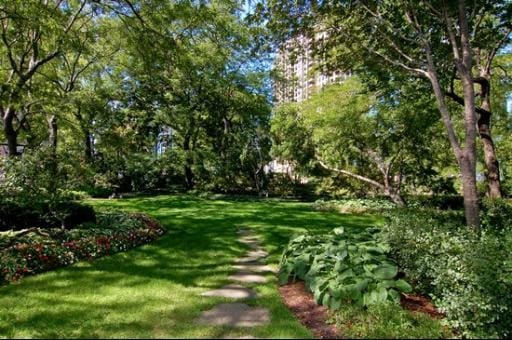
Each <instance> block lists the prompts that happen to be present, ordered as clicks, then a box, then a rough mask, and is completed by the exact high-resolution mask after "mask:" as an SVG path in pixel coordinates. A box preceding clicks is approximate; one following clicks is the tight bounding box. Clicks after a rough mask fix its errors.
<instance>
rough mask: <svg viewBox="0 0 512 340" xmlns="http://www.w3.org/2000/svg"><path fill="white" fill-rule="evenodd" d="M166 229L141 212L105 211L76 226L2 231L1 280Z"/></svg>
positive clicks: (119, 247) (122, 246) (123, 246)
mask: <svg viewBox="0 0 512 340" xmlns="http://www.w3.org/2000/svg"><path fill="white" fill-rule="evenodd" d="M164 232H165V230H164V229H163V228H162V227H160V225H159V224H158V222H156V221H155V220H153V219H150V218H149V217H146V216H144V215H142V214H133V215H126V214H122V213H104V214H100V215H99V216H98V221H97V223H88V224H84V225H82V226H78V227H77V228H76V229H71V230H61V229H47V230H45V232H40V231H39V232H37V233H36V232H31V233H28V234H26V233H24V234H22V236H17V235H16V234H14V235H12V236H9V235H0V245H2V247H1V248H2V250H0V284H5V283H8V282H11V281H16V280H18V279H20V278H21V277H23V276H26V275H30V274H36V273H40V272H43V271H47V270H50V269H53V268H57V267H62V266H67V265H70V264H73V263H75V262H77V261H79V260H82V259H86V260H92V259H94V258H98V257H102V256H105V255H110V254H114V253H117V252H120V251H125V250H128V249H130V248H133V247H136V246H138V245H141V244H145V243H148V242H151V241H152V240H154V239H156V238H158V237H159V236H161V235H162V234H163V233H164Z"/></svg>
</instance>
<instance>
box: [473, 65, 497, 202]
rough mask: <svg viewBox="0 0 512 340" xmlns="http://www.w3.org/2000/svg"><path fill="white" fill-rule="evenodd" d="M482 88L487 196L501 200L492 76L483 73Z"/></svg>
mask: <svg viewBox="0 0 512 340" xmlns="http://www.w3.org/2000/svg"><path fill="white" fill-rule="evenodd" d="M479 83H480V87H481V94H480V97H481V99H482V109H483V110H480V117H479V119H478V133H479V135H480V138H481V140H482V144H483V151H484V163H485V167H486V170H487V173H486V178H487V196H489V197H491V198H501V182H500V166H499V162H498V158H497V157H496V149H495V147H494V142H493V140H492V136H491V112H492V111H491V97H490V93H491V82H490V74H488V73H484V74H482V73H481V79H480V81H479Z"/></svg>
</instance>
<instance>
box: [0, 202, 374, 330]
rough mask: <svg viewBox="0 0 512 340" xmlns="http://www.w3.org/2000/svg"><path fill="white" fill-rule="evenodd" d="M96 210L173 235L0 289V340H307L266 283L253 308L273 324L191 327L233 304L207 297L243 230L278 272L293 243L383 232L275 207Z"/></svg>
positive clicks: (298, 207)
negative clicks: (133, 215) (138, 219)
mask: <svg viewBox="0 0 512 340" xmlns="http://www.w3.org/2000/svg"><path fill="white" fill-rule="evenodd" d="M89 203H92V204H93V205H95V207H97V208H99V209H108V208H116V209H119V208H121V209H125V210H128V211H143V212H146V213H148V214H149V215H151V216H153V217H155V218H157V219H159V220H160V221H161V222H162V224H163V225H164V226H165V227H166V228H167V229H168V231H169V232H168V233H167V234H166V235H164V236H163V237H162V238H161V239H159V240H157V241H156V242H153V243H152V244H149V245H146V246H143V247H140V248H137V249H134V250H131V251H128V252H126V253H120V254H117V255H114V256H111V257H106V258H102V259H99V260H96V261H93V262H82V263H78V264H76V265H73V266H71V267H68V268H62V269H59V270H56V271H53V272H49V273H45V274H41V275H37V276H34V277H28V278H25V279H23V280H22V281H21V282H20V283H16V284H12V285H9V286H5V287H1V288H0V337H9V338H10V337H15V338H25V337H37V338H55V337H59V338H67V337H87V338H159V337H164V338H169V337H172V338H198V337H210V338H211V337H213V338H223V337H236V336H243V335H248V334H250V335H253V336H255V337H262V338H310V337H311V333H310V332H309V331H308V330H307V329H306V328H304V327H303V326H301V325H300V323H298V322H297V321H296V320H295V318H294V317H293V315H292V314H291V313H290V312H289V311H288V309H286V307H284V305H283V304H282V302H281V299H280V296H279V294H278V291H277V281H276V279H275V278H274V277H272V276H269V279H270V280H269V283H267V284H264V285H254V286H253V287H254V288H255V289H256V290H257V291H258V293H259V295H260V298H259V299H258V300H257V301H254V302H251V301H248V303H254V304H257V305H259V306H264V307H267V308H269V309H270V313H271V323H270V324H268V325H266V326H260V327H255V328H253V329H241V330H233V329H230V328H225V327H207V326H198V325H196V324H195V323H194V319H196V318H197V317H198V316H199V314H200V312H201V311H203V310H207V309H210V308H212V307H213V306H215V305H216V304H218V303H220V302H223V301H227V300H224V299H222V298H211V297H201V296H200V293H202V292H204V291H206V290H209V289H212V288H217V287H219V286H222V285H224V284H226V283H228V282H229V281H228V280H227V277H228V276H229V274H231V273H233V272H234V270H233V269H232V268H231V266H230V264H231V263H232V262H233V260H234V259H235V258H236V257H239V256H242V255H243V253H244V252H245V251H246V249H247V248H244V246H243V245H242V244H240V243H238V242H237V240H236V239H237V234H236V230H237V229H238V226H245V227H249V228H251V229H253V231H254V233H255V234H258V235H260V236H261V238H262V240H263V244H264V247H265V248H266V250H267V251H269V252H270V257H269V262H270V263H271V264H274V265H277V262H278V261H279V257H280V254H281V252H282V250H283V247H284V246H285V245H286V244H287V242H288V240H289V237H290V236H291V235H292V234H294V233H297V232H301V231H305V230H310V231H312V232H318V233H324V232H326V231H327V230H330V229H332V228H334V227H337V226H340V225H343V226H345V227H348V228H360V227H365V226H369V225H374V224H375V223H380V220H379V219H378V218H376V217H371V216H357V215H339V214H335V213H325V212H316V211H312V210H311V209H310V208H309V206H308V204H306V203H299V202H284V201H277V200H264V201H259V200H237V201H235V200H204V199H198V198H193V197H189V196H158V197H150V198H135V199H126V200H91V201H90V202H89Z"/></svg>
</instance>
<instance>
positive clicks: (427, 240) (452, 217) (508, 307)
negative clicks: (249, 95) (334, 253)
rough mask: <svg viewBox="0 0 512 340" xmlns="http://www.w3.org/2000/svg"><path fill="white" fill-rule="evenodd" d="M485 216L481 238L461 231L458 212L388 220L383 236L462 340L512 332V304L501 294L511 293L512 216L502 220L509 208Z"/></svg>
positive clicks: (496, 207) (497, 207) (414, 213)
mask: <svg viewBox="0 0 512 340" xmlns="http://www.w3.org/2000/svg"><path fill="white" fill-rule="evenodd" d="M487 212H488V213H489V215H486V213H483V214H482V215H483V216H482V221H484V225H483V226H482V234H481V235H480V236H479V235H476V234H475V233H474V232H472V231H470V230H468V228H466V227H465V226H464V220H463V216H462V213H461V212H450V211H448V212H441V211H439V210H423V211H420V210H417V209H416V210H398V211H396V212H394V213H392V214H390V216H389V222H388V223H387V225H386V226H385V228H384V231H383V233H382V234H383V237H384V239H385V240H386V241H387V242H388V243H389V244H390V246H391V255H392V257H393V259H394V260H395V261H397V263H399V264H400V266H401V268H403V269H404V272H405V274H406V277H407V278H408V279H409V280H411V282H413V283H414V284H415V286H416V288H417V289H419V290H420V291H421V292H423V293H424V294H429V295H430V296H432V298H433V300H434V303H435V304H436V306H438V308H440V310H441V311H443V312H445V313H446V315H447V323H448V324H449V325H450V326H451V327H454V328H455V329H456V330H457V331H458V332H459V333H460V334H462V335H463V336H465V337H478V338H481V337H507V336H509V335H510V334H511V332H512V328H511V325H510V320H512V314H511V313H512V299H511V298H510V294H508V293H505V292H510V291H512V257H511V254H512V252H511V250H512V229H510V226H509V221H510V220H511V218H512V215H508V218H507V217H505V216H506V214H510V206H509V207H507V208H504V203H503V204H502V203H494V204H492V206H491V207H489V208H488V209H487ZM502 222H503V223H504V224H505V225H504V226H500V225H498V224H499V223H502ZM490 223H498V224H496V225H490Z"/></svg>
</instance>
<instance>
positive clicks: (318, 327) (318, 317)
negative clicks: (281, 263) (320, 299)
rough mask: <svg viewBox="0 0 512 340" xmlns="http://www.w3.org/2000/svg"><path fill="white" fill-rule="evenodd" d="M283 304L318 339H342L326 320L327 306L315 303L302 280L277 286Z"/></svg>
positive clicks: (339, 333) (338, 332)
mask: <svg viewBox="0 0 512 340" xmlns="http://www.w3.org/2000/svg"><path fill="white" fill-rule="evenodd" d="M279 292H280V293H281V297H282V299H283V301H284V303H285V305H286V306H287V307H288V308H289V309H290V310H292V311H293V313H294V314H295V316H296V317H297V318H298V319H299V320H300V322H301V323H302V324H303V325H304V326H306V327H307V328H308V329H310V330H311V331H312V332H313V334H314V335H315V337H316V338H318V339H342V336H341V332H340V331H339V330H338V329H337V328H336V327H335V326H334V325H330V324H328V323H327V322H326V320H327V318H328V313H327V308H325V307H323V306H319V305H317V304H316V302H315V299H314V298H313V294H311V293H310V292H309V291H307V289H306V287H305V285H304V282H295V283H288V284H286V285H284V286H281V287H279Z"/></svg>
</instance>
